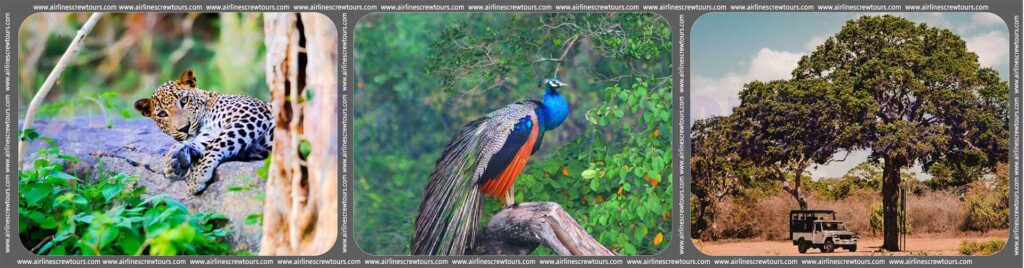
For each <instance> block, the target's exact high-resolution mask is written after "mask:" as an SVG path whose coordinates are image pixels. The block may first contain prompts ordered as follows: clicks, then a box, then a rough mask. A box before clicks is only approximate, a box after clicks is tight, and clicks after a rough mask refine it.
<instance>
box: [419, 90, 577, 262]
mask: <svg viewBox="0 0 1024 268" xmlns="http://www.w3.org/2000/svg"><path fill="white" fill-rule="evenodd" d="M540 86H541V87H544V89H545V90H544V97H543V99H542V100H541V101H537V100H524V101H519V102H516V103H513V104H509V105H507V106H505V107H503V108H501V109H499V110H497V111H494V112H491V113H489V114H487V115H485V116H484V117H482V118H479V119H477V120H474V121H472V122H469V123H468V124H466V126H465V127H463V128H462V129H461V130H459V132H458V133H457V134H455V136H454V137H452V139H451V140H450V141H449V142H448V145H447V146H445V149H444V152H443V153H441V157H440V158H439V159H438V160H437V163H436V164H435V166H434V171H433V172H432V173H431V174H430V178H429V180H428V181H427V186H426V187H425V190H424V193H423V201H422V202H421V203H420V209H419V215H418V216H417V217H416V226H415V230H414V231H413V236H412V254H413V255H463V254H466V253H468V251H469V250H471V249H472V248H473V243H474V239H475V236H476V232H477V227H478V225H479V223H480V214H481V204H482V203H483V198H484V197H485V196H486V197H490V198H494V199H498V200H500V201H501V203H502V204H504V206H505V207H511V206H514V205H515V204H516V202H515V194H514V191H513V187H512V186H513V184H515V181H516V177H518V176H519V174H520V173H522V172H523V168H524V167H526V162H527V161H528V160H529V159H530V156H531V155H533V153H535V152H537V149H539V148H540V144H541V141H542V140H543V139H544V133H545V132H547V131H549V130H553V129H555V128H557V127H558V126H559V125H561V124H562V122H564V121H565V119H566V118H567V117H568V116H569V102H568V101H566V99H565V97H562V95H560V94H558V88H560V87H562V86H566V84H565V83H562V81H560V80H558V79H557V78H549V79H546V80H544V81H542V82H541V84H540Z"/></svg>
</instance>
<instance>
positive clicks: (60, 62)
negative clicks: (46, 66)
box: [18, 12, 103, 161]
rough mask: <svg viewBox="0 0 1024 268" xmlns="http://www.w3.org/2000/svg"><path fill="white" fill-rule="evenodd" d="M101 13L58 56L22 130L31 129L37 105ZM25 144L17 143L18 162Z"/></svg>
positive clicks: (91, 17)
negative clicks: (62, 53)
mask: <svg viewBox="0 0 1024 268" xmlns="http://www.w3.org/2000/svg"><path fill="white" fill-rule="evenodd" d="M102 15H103V13H102V12H96V13H92V15H91V16H89V20H87V21H85V24H84V25H82V28H81V29H79V30H78V34H77V35H75V39H73V40H71V44H69V45H68V49H67V50H65V51H64V55H62V56H60V60H57V65H55V66H54V67H53V71H50V75H48V76H46V81H44V82H43V85H42V86H41V87H39V91H38V92H36V95H35V96H34V97H32V102H30V103H29V104H28V109H26V110H25V123H24V125H22V127H21V129H22V130H27V129H30V128H32V121H34V120H35V118H36V110H39V105H41V104H42V103H43V99H45V98H46V95H47V94H50V89H51V88H53V84H56V83H57V78H59V77H60V74H61V73H63V72H64V67H67V65H68V61H70V60H71V58H72V57H73V56H74V55H75V54H76V53H78V49H80V48H82V43H83V42H82V40H83V39H85V35H87V34H89V32H90V31H92V27H93V26H96V22H97V21H99V20H100V16H102ZM26 146H27V144H26V143H25V141H21V142H19V143H18V161H21V160H22V159H25V147H26Z"/></svg>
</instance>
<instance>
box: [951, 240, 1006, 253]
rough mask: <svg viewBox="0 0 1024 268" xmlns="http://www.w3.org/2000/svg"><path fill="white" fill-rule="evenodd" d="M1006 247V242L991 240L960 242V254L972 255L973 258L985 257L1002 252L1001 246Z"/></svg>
mask: <svg viewBox="0 0 1024 268" xmlns="http://www.w3.org/2000/svg"><path fill="white" fill-rule="evenodd" d="M1005 245H1006V241H1002V240H999V239H991V240H988V241H985V242H970V241H967V240H963V241H961V242H960V254H963V255H973V256H987V255H992V254H996V252H999V251H1000V250H1003V246H1005Z"/></svg>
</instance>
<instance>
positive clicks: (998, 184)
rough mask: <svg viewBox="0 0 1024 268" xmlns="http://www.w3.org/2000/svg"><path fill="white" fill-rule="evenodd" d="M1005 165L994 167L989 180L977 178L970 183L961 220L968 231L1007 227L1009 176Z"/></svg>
mask: <svg viewBox="0 0 1024 268" xmlns="http://www.w3.org/2000/svg"><path fill="white" fill-rule="evenodd" d="M1007 174H1008V173H1007V167H1006V165H1005V164H1000V165H999V166H997V167H996V174H995V176H992V177H990V179H991V180H979V181H976V182H973V183H971V184H970V190H969V191H968V193H967V194H966V195H965V196H964V206H965V208H966V210H967V215H966V217H965V218H964V220H963V229H964V230H968V231H986V230H989V229H1004V228H1008V227H1009V219H1010V210H1009V205H1010V203H1009V194H1010V191H1009V190H1010V189H1009V176H1007Z"/></svg>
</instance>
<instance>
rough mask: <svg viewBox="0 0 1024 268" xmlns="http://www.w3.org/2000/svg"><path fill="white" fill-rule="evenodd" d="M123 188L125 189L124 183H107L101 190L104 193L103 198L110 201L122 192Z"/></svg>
mask: <svg viewBox="0 0 1024 268" xmlns="http://www.w3.org/2000/svg"><path fill="white" fill-rule="evenodd" d="M122 190H124V185H122V184H107V185H106V186H103V190H101V192H102V193H103V199H106V200H107V201H110V199H112V198H114V197H115V196H117V194H120V193H121V191H122Z"/></svg>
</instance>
